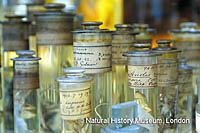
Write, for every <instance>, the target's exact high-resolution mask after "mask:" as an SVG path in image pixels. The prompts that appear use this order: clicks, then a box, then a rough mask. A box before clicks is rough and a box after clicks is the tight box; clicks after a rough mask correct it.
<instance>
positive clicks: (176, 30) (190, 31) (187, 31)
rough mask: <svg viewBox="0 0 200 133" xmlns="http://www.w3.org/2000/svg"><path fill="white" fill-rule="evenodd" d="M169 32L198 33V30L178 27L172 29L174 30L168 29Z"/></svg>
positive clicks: (199, 31)
mask: <svg viewBox="0 0 200 133" xmlns="http://www.w3.org/2000/svg"><path fill="white" fill-rule="evenodd" d="M169 32H172V33H200V30H179V29H174V30H170V31H169Z"/></svg>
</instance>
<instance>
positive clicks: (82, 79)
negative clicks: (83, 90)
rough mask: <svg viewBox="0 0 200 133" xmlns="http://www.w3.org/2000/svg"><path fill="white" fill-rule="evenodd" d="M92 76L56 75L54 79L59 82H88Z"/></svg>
mask: <svg viewBox="0 0 200 133" xmlns="http://www.w3.org/2000/svg"><path fill="white" fill-rule="evenodd" d="M92 80H93V78H92V77H91V76H86V75H84V76H82V77H77V78H75V77H58V78H56V81H57V82H59V83H84V82H90V81H92Z"/></svg>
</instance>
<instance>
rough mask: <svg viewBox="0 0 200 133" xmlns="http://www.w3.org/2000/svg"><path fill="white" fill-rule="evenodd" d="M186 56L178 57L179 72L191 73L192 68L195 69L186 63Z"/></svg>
mask: <svg viewBox="0 0 200 133" xmlns="http://www.w3.org/2000/svg"><path fill="white" fill-rule="evenodd" d="M187 62H188V58H179V59H178V63H179V72H181V73H192V71H193V69H195V68H194V67H192V66H188V65H187Z"/></svg>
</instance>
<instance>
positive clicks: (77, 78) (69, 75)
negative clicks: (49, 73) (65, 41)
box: [56, 67, 93, 83]
mask: <svg viewBox="0 0 200 133" xmlns="http://www.w3.org/2000/svg"><path fill="white" fill-rule="evenodd" d="M64 72H65V74H66V76H65V77H58V78H56V80H57V81H58V82H60V83H82V82H89V81H92V79H93V78H92V77H91V76H86V75H84V72H85V70H84V69H83V68H80V67H71V68H65V69H64Z"/></svg>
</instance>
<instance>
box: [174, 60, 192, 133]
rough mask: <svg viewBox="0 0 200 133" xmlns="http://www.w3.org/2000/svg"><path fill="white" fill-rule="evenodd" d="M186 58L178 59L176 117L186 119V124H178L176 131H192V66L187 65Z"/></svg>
mask: <svg viewBox="0 0 200 133" xmlns="http://www.w3.org/2000/svg"><path fill="white" fill-rule="evenodd" d="M187 61H188V59H187V58H180V59H179V71H178V75H179V76H178V113H177V118H178V119H179V118H181V119H187V121H189V122H188V123H186V124H178V126H177V129H178V132H188V133H189V132H192V123H193V86H192V72H193V69H194V68H193V67H191V66H188V65H187Z"/></svg>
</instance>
